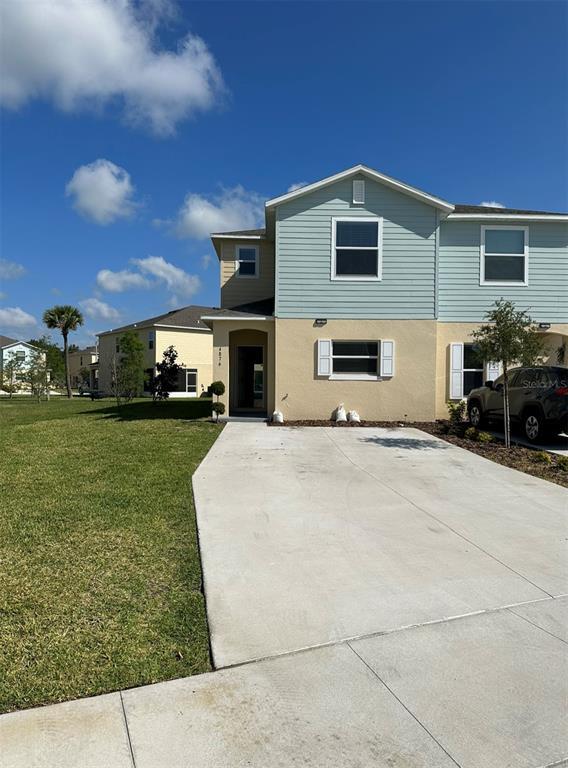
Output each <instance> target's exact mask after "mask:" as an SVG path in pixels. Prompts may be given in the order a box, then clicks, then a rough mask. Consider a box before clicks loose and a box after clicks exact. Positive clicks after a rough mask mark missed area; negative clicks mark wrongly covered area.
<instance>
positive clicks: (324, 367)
mask: <svg viewBox="0 0 568 768" xmlns="http://www.w3.org/2000/svg"><path fill="white" fill-rule="evenodd" d="M318 376H331V340H330V339H318Z"/></svg>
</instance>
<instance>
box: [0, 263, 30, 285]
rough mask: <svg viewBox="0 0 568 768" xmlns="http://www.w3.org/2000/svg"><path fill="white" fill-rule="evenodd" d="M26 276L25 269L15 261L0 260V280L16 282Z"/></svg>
mask: <svg viewBox="0 0 568 768" xmlns="http://www.w3.org/2000/svg"><path fill="white" fill-rule="evenodd" d="M25 274H26V268H25V267H24V266H22V265H21V264H17V263H16V262H15V261H7V260H6V259H0V278H2V280H16V279H17V278H18V277H22V275H25Z"/></svg>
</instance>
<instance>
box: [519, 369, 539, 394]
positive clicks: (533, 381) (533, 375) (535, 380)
mask: <svg viewBox="0 0 568 768" xmlns="http://www.w3.org/2000/svg"><path fill="white" fill-rule="evenodd" d="M540 373H541V372H540V371H539V370H537V369H535V368H526V369H525V370H523V371H520V372H519V375H518V383H517V387H522V388H523V389H536V388H537V387H538V386H539V381H540Z"/></svg>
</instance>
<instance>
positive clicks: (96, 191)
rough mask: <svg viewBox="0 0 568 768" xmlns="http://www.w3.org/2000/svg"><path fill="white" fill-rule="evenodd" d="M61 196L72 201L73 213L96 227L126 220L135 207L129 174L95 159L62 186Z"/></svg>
mask: <svg viewBox="0 0 568 768" xmlns="http://www.w3.org/2000/svg"><path fill="white" fill-rule="evenodd" d="M65 194H66V195H67V196H68V197H72V198H73V207H74V208H75V210H77V211H79V213H82V214H83V216H86V217H87V218H88V219H92V220H93V221H96V222H97V224H110V222H111V221H114V220H115V219H121V218H128V216H131V215H132V213H133V211H134V208H135V206H136V204H135V203H134V201H133V199H132V196H133V194H134V186H133V185H132V182H131V180H130V174H129V173H128V172H127V171H125V170H124V168H120V167H119V166H118V165H115V164H114V163H111V161H110V160H103V159H99V160H95V162H94V163H89V165H81V166H79V168H77V170H76V171H75V173H74V174H73V176H72V177H71V180H70V181H69V183H68V184H67V186H66V187H65Z"/></svg>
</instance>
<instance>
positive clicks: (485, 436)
mask: <svg viewBox="0 0 568 768" xmlns="http://www.w3.org/2000/svg"><path fill="white" fill-rule="evenodd" d="M477 439H478V440H479V442H480V443H492V442H493V435H490V434H489V432H479V433H478V435H477Z"/></svg>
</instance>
